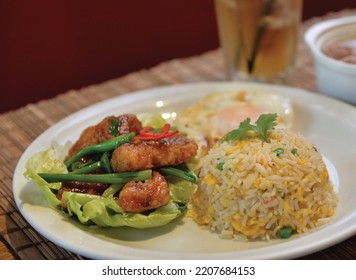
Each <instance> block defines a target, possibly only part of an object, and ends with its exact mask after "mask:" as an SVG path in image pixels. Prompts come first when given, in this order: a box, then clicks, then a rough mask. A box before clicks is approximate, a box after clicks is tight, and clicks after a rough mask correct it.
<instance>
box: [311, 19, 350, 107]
mask: <svg viewBox="0 0 356 280" xmlns="http://www.w3.org/2000/svg"><path fill="white" fill-rule="evenodd" d="M304 39H305V42H306V43H307V45H308V47H309V48H310V50H311V53H312V56H313V58H314V63H315V67H316V77H317V85H318V90H319V92H321V93H324V94H326V95H329V96H332V97H335V98H338V99H341V100H344V101H347V102H350V103H353V104H356V64H351V63H346V62H343V61H341V60H337V59H334V58H331V57H329V56H327V55H326V54H324V53H323V52H322V51H321V48H322V47H323V46H324V45H325V44H326V43H330V42H333V41H344V40H350V39H352V40H356V16H350V17H344V18H338V19H332V20H327V21H323V22H320V23H317V24H315V25H313V26H312V27H310V28H309V29H308V30H307V32H306V33H305V35H304Z"/></svg>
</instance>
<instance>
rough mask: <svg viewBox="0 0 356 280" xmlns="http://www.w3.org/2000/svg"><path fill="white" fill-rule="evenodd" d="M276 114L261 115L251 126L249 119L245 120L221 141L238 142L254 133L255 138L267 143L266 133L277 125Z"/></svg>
mask: <svg viewBox="0 0 356 280" xmlns="http://www.w3.org/2000/svg"><path fill="white" fill-rule="evenodd" d="M276 121H277V114H262V115H260V116H259V118H258V119H257V121H256V123H255V124H254V125H253V124H251V123H250V122H251V119H250V118H247V119H246V120H244V121H243V122H241V123H240V126H239V128H237V129H235V130H232V131H230V132H229V133H228V134H226V135H225V136H224V137H222V138H221V141H231V140H238V139H241V138H244V137H247V136H248V135H249V134H251V133H255V134H256V135H257V136H259V137H261V138H262V140H263V141H265V142H269V139H268V135H267V133H268V131H269V130H272V129H274V127H275V126H276V125H277V122H276Z"/></svg>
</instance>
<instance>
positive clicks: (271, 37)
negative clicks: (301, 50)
mask: <svg viewBox="0 0 356 280" xmlns="http://www.w3.org/2000/svg"><path fill="white" fill-rule="evenodd" d="M302 2H303V1H302V0H215V8H216V15H217V21H218V29H219V35H220V42H221V45H222V47H223V50H224V55H225V59H226V63H227V67H228V75H229V79H234V78H235V76H237V77H245V78H252V79H258V80H261V79H262V80H268V79H271V78H274V77H276V76H277V75H280V74H283V73H285V72H286V71H287V70H288V69H289V68H291V67H292V66H293V63H294V59H295V52H296V46H297V40H298V24H299V22H300V18H301V10H302Z"/></svg>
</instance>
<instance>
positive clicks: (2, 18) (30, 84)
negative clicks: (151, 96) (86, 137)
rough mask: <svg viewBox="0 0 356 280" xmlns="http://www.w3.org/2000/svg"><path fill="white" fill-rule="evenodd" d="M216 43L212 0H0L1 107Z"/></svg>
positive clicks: (322, 9)
mask: <svg viewBox="0 0 356 280" xmlns="http://www.w3.org/2000/svg"><path fill="white" fill-rule="evenodd" d="M322 3H323V4H322V5H321V4H320V2H319V1H308V0H305V4H304V16H303V18H304V19H307V18H310V17H312V16H318V15H323V14H325V13H326V12H329V11H337V10H340V9H343V8H347V7H350V8H351V7H353V8H356V1H355V0H343V1H323V2H322ZM218 45H219V43H218V37H217V30H216V22H215V14H214V4H213V0H176V1H173V0H171V1H167V0H150V1H147V0H136V1H118V0H103V1H84V0H76V1H73V0H52V1H48V0H32V1H21V0H0V95H1V100H0V113H1V112H6V111H8V110H12V109H15V108H18V107H20V106H23V105H25V104H27V103H30V102H36V101H38V100H40V99H44V98H51V97H53V96H55V95H57V94H59V93H62V92H65V91H67V90H70V89H75V88H81V87H83V86H87V85H90V84H93V83H98V82H103V81H106V80H108V79H112V78H115V77H119V76H122V75H125V74H127V73H130V72H132V71H137V70H140V69H142V68H149V67H152V66H154V65H156V64H158V63H159V62H162V61H165V60H169V59H173V58H177V57H186V56H191V55H196V54H200V53H203V52H205V51H208V50H211V49H215V48H217V47H218Z"/></svg>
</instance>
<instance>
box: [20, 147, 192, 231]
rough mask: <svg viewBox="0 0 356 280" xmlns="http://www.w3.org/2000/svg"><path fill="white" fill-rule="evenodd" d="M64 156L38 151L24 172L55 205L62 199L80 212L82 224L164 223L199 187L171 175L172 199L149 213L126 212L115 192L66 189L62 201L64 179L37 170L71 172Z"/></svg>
mask: <svg viewBox="0 0 356 280" xmlns="http://www.w3.org/2000/svg"><path fill="white" fill-rule="evenodd" d="M61 158H62V157H61V156H59V155H58V153H57V152H56V150H55V149H54V148H50V149H48V150H46V151H43V152H40V153H38V154H35V155H34V156H32V157H31V158H30V159H29V160H28V162H27V163H26V171H25V173H24V176H25V177H26V178H27V179H30V180H33V181H34V182H35V183H36V185H37V186H38V187H39V188H40V189H41V190H42V192H43V194H44V196H45V197H46V199H47V201H48V203H49V205H50V206H51V207H59V205H60V204H62V203H64V204H66V205H67V211H68V214H69V216H76V217H77V218H78V220H79V221H80V222H81V223H82V224H96V225H98V226H102V227H121V226H128V227H134V228H152V227H159V226H163V225H165V224H167V223H169V222H170V221H172V220H174V219H176V218H177V217H179V216H181V215H183V214H184V213H185V211H186V209H187V207H186V204H187V203H188V202H189V201H190V198H191V195H192V194H193V193H194V192H195V190H196V185H195V184H192V183H190V182H186V181H183V180H177V179H175V180H171V179H170V180H169V188H170V194H171V201H170V202H169V203H168V204H167V205H164V206H162V207H160V208H158V209H155V210H154V211H151V212H149V213H147V214H143V213H126V212H125V211H123V209H122V208H121V207H120V206H119V204H118V201H117V198H114V197H113V194H110V195H108V196H106V197H104V196H98V195H90V194H82V193H74V192H63V194H62V201H60V200H59V199H57V197H56V195H55V194H54V193H53V190H58V189H59V188H60V183H52V184H49V183H47V182H46V181H45V180H43V179H42V178H41V177H40V176H39V175H38V174H37V173H67V169H66V167H65V164H64V162H63V160H62V159H61Z"/></svg>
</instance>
